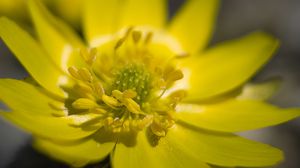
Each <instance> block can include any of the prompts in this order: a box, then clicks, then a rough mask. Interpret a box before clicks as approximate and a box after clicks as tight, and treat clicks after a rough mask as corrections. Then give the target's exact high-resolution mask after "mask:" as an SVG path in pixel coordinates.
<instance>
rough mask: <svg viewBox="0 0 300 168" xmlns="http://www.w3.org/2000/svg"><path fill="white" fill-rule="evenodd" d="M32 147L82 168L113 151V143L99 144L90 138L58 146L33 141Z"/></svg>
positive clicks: (39, 139)
mask: <svg viewBox="0 0 300 168" xmlns="http://www.w3.org/2000/svg"><path fill="white" fill-rule="evenodd" d="M33 146H34V147H35V148H37V149H38V150H41V151H43V152H45V153H47V154H48V155H49V156H51V157H52V158H54V159H57V160H62V161H64V162H66V163H68V164H69V165H72V166H74V167H82V166H84V165H86V164H88V163H94V162H97V161H100V160H102V159H104V158H105V157H106V156H107V155H109V153H110V152H111V151H112V150H113V148H114V146H115V143H114V142H107V143H100V142H97V141H96V140H94V139H92V138H90V139H87V140H82V141H80V142H76V143H73V144H72V143H71V144H59V143H55V142H51V141H48V140H45V139H41V138H37V139H35V141H34V143H33Z"/></svg>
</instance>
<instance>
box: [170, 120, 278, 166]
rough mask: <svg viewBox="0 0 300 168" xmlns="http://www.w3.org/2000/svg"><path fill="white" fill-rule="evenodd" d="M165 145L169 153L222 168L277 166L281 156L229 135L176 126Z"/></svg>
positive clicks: (260, 145) (258, 144)
mask: <svg viewBox="0 0 300 168" xmlns="http://www.w3.org/2000/svg"><path fill="white" fill-rule="evenodd" d="M165 138H166V142H167V143H168V144H169V146H171V147H172V148H169V150H172V151H177V150H178V151H181V152H183V153H187V154H188V155H189V156H190V157H197V158H198V159H199V160H201V161H203V162H206V163H210V164H213V165H220V166H224V167H231V166H232V167H238V166H243V167H263V166H270V165H274V164H277V163H278V162H280V161H281V160H282V159H283V155H282V152H281V151H280V150H278V149H276V148H273V147H271V146H268V145H265V144H261V143H257V142H254V141H251V140H247V139H244V138H241V137H238V136H236V135H232V134H221V133H217V132H209V131H205V130H201V129H197V128H194V127H190V126H187V125H185V126H182V125H180V124H177V125H176V126H174V127H173V128H171V129H170V130H169V131H168V134H167V136H166V137H165Z"/></svg>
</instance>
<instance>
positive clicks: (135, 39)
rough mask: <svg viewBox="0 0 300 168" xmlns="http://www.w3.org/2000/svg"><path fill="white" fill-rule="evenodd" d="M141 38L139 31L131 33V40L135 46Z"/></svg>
mask: <svg viewBox="0 0 300 168" xmlns="http://www.w3.org/2000/svg"><path fill="white" fill-rule="evenodd" d="M141 37H142V33H141V32H140V31H133V32H132V39H133V41H134V43H135V44H137V43H138V42H139V41H140V39H141Z"/></svg>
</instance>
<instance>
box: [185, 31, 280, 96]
mask: <svg viewBox="0 0 300 168" xmlns="http://www.w3.org/2000/svg"><path fill="white" fill-rule="evenodd" d="M277 47H278V41H277V40H276V39H274V38H273V37H271V36H269V35H267V34H265V33H262V32H255V33H251V34H249V35H247V36H245V37H242V38H239V39H236V40H233V41H229V42H227V43H223V44H220V45H218V46H216V47H214V48H212V49H210V50H208V51H206V52H205V53H204V54H203V55H201V56H198V57H190V58H187V59H186V60H183V69H184V73H185V76H186V79H185V81H184V80H183V82H186V83H187V87H188V88H187V89H188V90H189V95H188V98H187V99H188V100H203V99H207V98H211V97H213V96H216V95H219V94H223V93H225V92H228V91H231V90H233V89H234V88H236V87H238V86H239V85H241V84H243V83H244V82H245V81H246V80H248V79H249V78H250V77H252V76H253V75H254V74H255V73H256V72H257V71H258V70H259V69H260V68H261V67H262V66H263V65H264V64H265V63H266V62H267V61H268V60H269V59H270V58H271V56H272V54H273V53H274V51H275V49H276V48H277Z"/></svg>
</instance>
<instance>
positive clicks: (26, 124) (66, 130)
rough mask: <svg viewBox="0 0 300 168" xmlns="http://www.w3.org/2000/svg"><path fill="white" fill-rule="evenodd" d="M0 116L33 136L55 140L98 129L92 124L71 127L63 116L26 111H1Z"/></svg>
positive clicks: (83, 134) (70, 137)
mask: <svg viewBox="0 0 300 168" xmlns="http://www.w3.org/2000/svg"><path fill="white" fill-rule="evenodd" d="M0 116H2V117H4V118H5V119H7V120H9V121H10V122H12V123H14V124H16V125H17V126H19V127H20V128H22V129H24V130H26V131H28V132H30V133H32V134H33V135H35V136H40V137H43V138H46V139H50V140H57V141H74V140H78V139H82V138H85V137H87V136H89V135H91V134H93V133H94V132H95V131H97V129H98V127H94V126H86V127H73V126H70V125H69V124H68V122H67V120H65V119H63V118H58V117H45V116H37V115H31V114H30V112H28V111H12V112H1V113H0Z"/></svg>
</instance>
